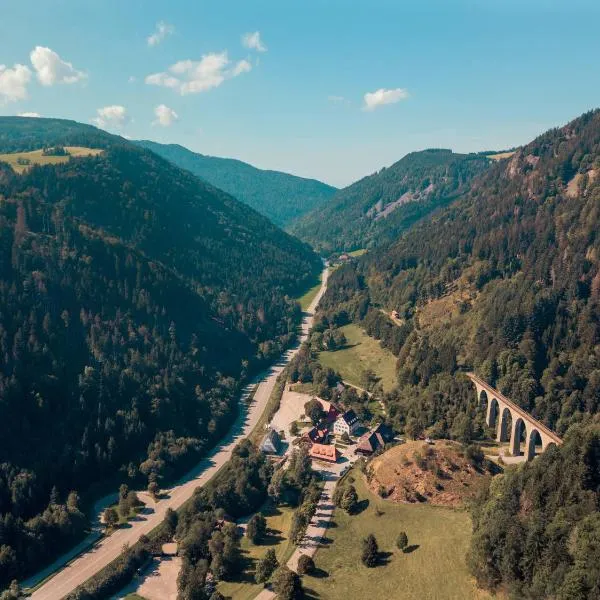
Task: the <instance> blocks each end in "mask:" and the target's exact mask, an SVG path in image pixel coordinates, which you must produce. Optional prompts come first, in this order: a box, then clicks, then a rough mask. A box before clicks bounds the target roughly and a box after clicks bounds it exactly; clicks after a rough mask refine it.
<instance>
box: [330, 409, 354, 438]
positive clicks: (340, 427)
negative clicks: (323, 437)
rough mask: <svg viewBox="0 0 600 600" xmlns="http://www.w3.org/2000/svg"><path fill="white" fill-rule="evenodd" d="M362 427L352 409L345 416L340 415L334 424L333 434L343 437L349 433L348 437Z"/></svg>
mask: <svg viewBox="0 0 600 600" xmlns="http://www.w3.org/2000/svg"><path fill="white" fill-rule="evenodd" d="M359 427H360V422H359V420H358V417H357V416H356V413H355V412H354V411H353V410H352V409H350V410H347V411H346V412H345V413H344V414H342V415H340V416H339V417H338V418H337V419H336V421H335V423H334V424H333V433H335V434H336V435H342V434H344V433H347V434H348V435H350V434H352V433H354V432H355V431H356V430H357V429H358V428H359Z"/></svg>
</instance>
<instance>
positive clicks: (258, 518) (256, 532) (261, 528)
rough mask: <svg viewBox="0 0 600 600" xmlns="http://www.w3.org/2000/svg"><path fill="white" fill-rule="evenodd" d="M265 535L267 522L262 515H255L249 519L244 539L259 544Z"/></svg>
mask: <svg viewBox="0 0 600 600" xmlns="http://www.w3.org/2000/svg"><path fill="white" fill-rule="evenodd" d="M266 534H267V520H266V519H265V517H264V515H263V514H262V513H256V514H255V515H252V516H251V517H250V520H249V521H248V524H247V525H246V537H247V538H248V539H249V540H250V541H251V542H252V543H253V544H260V543H261V542H262V541H263V539H264V537H265V535H266Z"/></svg>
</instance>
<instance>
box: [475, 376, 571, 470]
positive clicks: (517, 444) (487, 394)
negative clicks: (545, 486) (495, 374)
mask: <svg viewBox="0 0 600 600" xmlns="http://www.w3.org/2000/svg"><path fill="white" fill-rule="evenodd" d="M467 377H468V378H469V379H470V380H471V381H472V382H473V383H474V384H475V389H476V390H477V400H478V402H479V403H480V404H481V405H483V404H484V403H485V404H486V407H487V408H486V416H485V422H486V423H487V424H488V427H492V428H495V429H496V440H497V441H499V442H509V448H510V453H511V454H512V455H513V456H517V455H519V454H520V450H521V438H522V436H523V435H524V436H525V452H524V454H525V458H526V460H532V459H533V458H534V457H535V453H536V446H539V445H541V447H542V452H543V451H544V450H546V448H547V447H548V446H550V445H551V444H557V445H559V444H562V439H561V438H559V437H558V436H557V435H556V434H555V433H554V432H553V431H551V430H550V429H548V428H547V427H546V426H545V425H544V424H543V423H540V422H539V421H538V420H537V419H534V418H533V417H532V416H531V415H530V414H529V413H528V412H527V411H525V410H523V409H522V408H521V407H520V406H517V405H516V404H515V403H514V402H512V401H511V400H509V399H508V398H507V397H506V396H504V395H503V394H501V393H500V392H499V391H498V390H496V389H494V388H493V387H492V386H491V385H488V384H487V383H486V382H485V381H484V380H483V379H481V377H478V376H477V375H475V373H467Z"/></svg>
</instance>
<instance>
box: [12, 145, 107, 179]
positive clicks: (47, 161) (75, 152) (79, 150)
mask: <svg viewBox="0 0 600 600" xmlns="http://www.w3.org/2000/svg"><path fill="white" fill-rule="evenodd" d="M65 149H66V150H67V152H69V155H66V156H44V154H43V150H33V151H32V152H15V153H12V154H0V162H6V163H8V164H9V165H10V166H11V167H12V168H13V170H14V171H16V172H17V173H23V171H25V169H27V168H28V167H30V166H31V165H56V164H59V163H64V162H67V161H68V160H69V159H70V158H71V156H96V155H97V154H100V153H101V152H102V150H98V149H96V148H84V147H83V146H66V148H65ZM19 159H22V160H28V161H29V164H27V165H20V164H19V163H18V160H19Z"/></svg>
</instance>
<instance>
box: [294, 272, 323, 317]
mask: <svg viewBox="0 0 600 600" xmlns="http://www.w3.org/2000/svg"><path fill="white" fill-rule="evenodd" d="M322 279H323V277H322V275H319V281H318V282H317V283H316V284H315V285H314V286H313V287H311V288H310V289H309V290H308V291H307V292H306V293H305V294H304V296H300V298H297V300H298V302H299V303H300V307H301V308H302V310H303V311H306V310H308V307H309V306H310V303H311V302H312V301H313V300H314V299H315V296H316V295H317V293H318V292H319V290H320V289H321V280H322Z"/></svg>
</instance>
